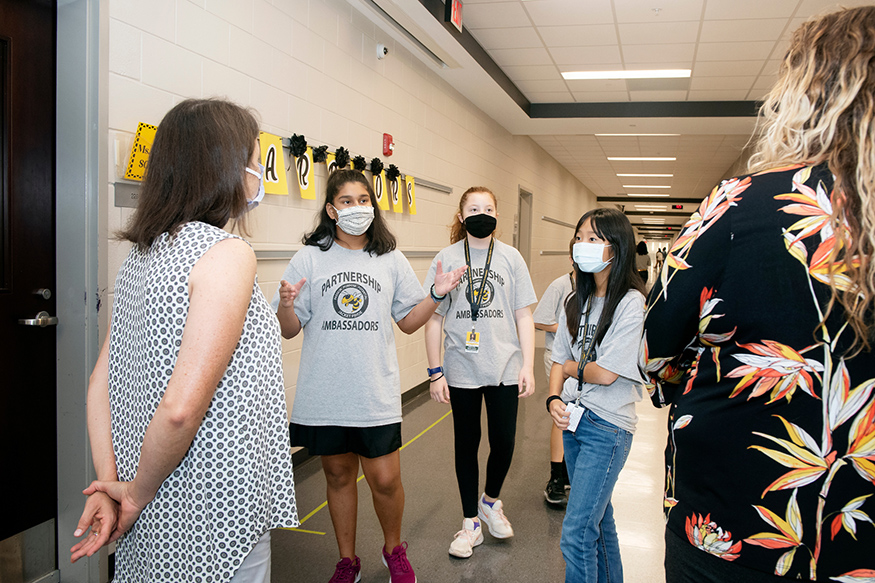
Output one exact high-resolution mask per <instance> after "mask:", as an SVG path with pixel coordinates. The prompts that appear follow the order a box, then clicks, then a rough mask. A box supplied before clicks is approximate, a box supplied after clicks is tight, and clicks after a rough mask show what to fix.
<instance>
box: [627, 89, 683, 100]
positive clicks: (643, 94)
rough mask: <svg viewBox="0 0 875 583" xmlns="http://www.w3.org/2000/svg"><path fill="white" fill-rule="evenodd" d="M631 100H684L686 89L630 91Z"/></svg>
mask: <svg viewBox="0 0 875 583" xmlns="http://www.w3.org/2000/svg"><path fill="white" fill-rule="evenodd" d="M629 95H630V96H631V97H632V101H686V99H687V92H686V91H630V92H629Z"/></svg>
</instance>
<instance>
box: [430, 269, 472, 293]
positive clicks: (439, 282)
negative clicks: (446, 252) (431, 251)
mask: <svg viewBox="0 0 875 583" xmlns="http://www.w3.org/2000/svg"><path fill="white" fill-rule="evenodd" d="M467 269H468V266H467V265H463V266H462V267H460V268H458V269H454V270H452V271H448V272H446V273H444V270H443V266H442V265H441V262H440V261H438V262H437V266H436V268H435V272H434V292H435V293H436V294H437V295H439V296H443V295H446V294H448V293H450V292H451V291H453V290H454V289H456V286H457V285H459V282H460V281H461V280H462V275H464V274H465V270H467Z"/></svg>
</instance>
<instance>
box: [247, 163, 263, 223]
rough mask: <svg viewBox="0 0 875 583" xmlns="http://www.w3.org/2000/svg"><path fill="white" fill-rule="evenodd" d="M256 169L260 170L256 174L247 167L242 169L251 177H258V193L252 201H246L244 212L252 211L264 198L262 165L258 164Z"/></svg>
mask: <svg viewBox="0 0 875 583" xmlns="http://www.w3.org/2000/svg"><path fill="white" fill-rule="evenodd" d="M258 169H259V170H260V172H256V171H255V170H253V169H252V168H250V167H249V166H247V167H246V168H244V170H246V171H247V172H249V173H250V174H252V175H253V176H257V177H258V192H257V193H256V195H255V198H253V199H252V200H249V199H247V200H246V212H249V211H251V210H252V209H254V208H255V207H257V206H258V203H260V202H261V199H263V198H264V166H263V165H262V164H259V165H258Z"/></svg>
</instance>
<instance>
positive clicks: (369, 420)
mask: <svg viewBox="0 0 875 583" xmlns="http://www.w3.org/2000/svg"><path fill="white" fill-rule="evenodd" d="M325 190H326V196H325V200H326V201H325V206H324V207H323V209H322V210H321V212H320V215H319V224H318V225H317V226H316V228H315V229H314V230H313V231H312V232H310V233H309V234H307V235H305V236H304V248H303V249H301V250H300V251H298V252H297V253H296V254H295V256H294V257H293V258H292V260H291V261H290V262H289V265H288V267H287V268H286V271H285V273H284V274H283V281H282V282H281V283H280V287H279V288H278V289H277V293H276V294H275V295H274V298H273V302H272V303H273V307H274V309H275V310H276V312H277V317H278V318H279V321H280V328H281V331H282V334H283V337H285V338H292V337H293V336H296V335H297V334H298V333H299V332H300V331H301V330H302V329H303V331H304V342H303V347H302V348H301V365H300V369H299V371H298V382H297V386H296V390H295V402H294V407H293V408H292V419H291V423H290V424H289V434H290V437H291V444H292V446H304V447H307V448H308V449H309V452H310V453H311V454H313V455H321V456H322V469H323V471H324V473H325V479H326V482H327V486H328V505H329V509H330V510H331V521H332V523H333V525H334V532H335V536H336V537H337V546H338V549H339V551H340V562H338V563H337V565H336V567H335V574H334V579H332V580H335V579H336V580H338V581H340V580H343V581H353V580H356V579H357V577H359V575H360V570H361V562H360V560H359V558H358V557H357V556H356V554H355V531H356V513H355V512H354V511H353V512H348V511H347V510H348V509H350V508H353V509H354V508H356V506H357V504H358V502H357V498H358V489H357V486H356V476H357V475H358V468H359V464H361V468H362V471H363V472H364V474H365V477H366V478H367V480H368V484H369V485H370V486H371V488H372V489H373V498H374V510H375V511H376V513H377V518H378V519H379V520H380V525H381V526H382V528H383V533H384V538H385V545H384V547H383V562H384V563H385V564H386V565H387V566H388V567H389V572H390V577H391V579H392V580H393V581H406V580H412V579H411V578H410V577H411V576H412V575H413V569H412V567H411V566H410V563H409V561H408V560H407V554H406V548H407V545H406V544H402V543H401V515H402V513H403V510H404V489H403V487H402V485H401V465H400V456H399V453H398V452H399V448H400V447H401V386H400V380H399V372H398V358H397V354H396V351H395V332H394V330H393V327H392V322H393V320H394V321H395V322H396V323H397V324H398V327H399V328H400V329H401V330H402V331H403V332H405V333H407V334H412V333H413V332H414V331H416V330H417V329H419V327H420V326H422V325H423V324H425V322H426V321H427V320H428V318H429V317H431V315H432V314H433V313H434V310H435V307H436V306H437V301H436V300H435V299H433V298H435V297H436V296H438V295H444V294H447V293H449V292H450V291H451V290H453V289H454V288H455V287H456V286H457V285H458V282H459V279H460V277H461V275H462V273H463V270H462V269H457V270H456V271H450V272H449V273H443V272H442V270H441V269H440V266H438V269H437V275H436V276H435V278H434V285H433V286H432V287H431V288H430V291H431V293H430V294H428V295H427V294H424V293H423V292H422V288H421V287H420V285H419V280H418V279H417V278H416V275H415V274H414V273H413V269H412V268H411V267H410V264H409V263H408V262H407V259H405V258H404V256H403V255H402V254H401V252H400V251H398V250H396V249H395V237H394V236H393V235H392V233H391V232H390V231H389V229H388V227H387V226H386V223H385V221H384V220H383V219H382V217H381V216H380V211H379V209H378V208H377V205H376V198H375V196H374V192H373V190H372V188H371V185H370V183H369V182H368V181H367V179H366V178H365V177H364V175H363V174H362V173H361V172H358V171H356V170H335V171H334V172H332V174H331V175H330V177H329V179H328V183H327V184H326V187H325ZM290 282H297V283H290ZM429 295H430V296H431V297H429ZM338 508H339V509H340V510H337V509H338Z"/></svg>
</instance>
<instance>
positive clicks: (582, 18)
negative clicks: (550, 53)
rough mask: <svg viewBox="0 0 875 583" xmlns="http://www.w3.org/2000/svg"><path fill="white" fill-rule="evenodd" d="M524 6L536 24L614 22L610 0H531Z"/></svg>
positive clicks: (556, 24)
mask: <svg viewBox="0 0 875 583" xmlns="http://www.w3.org/2000/svg"><path fill="white" fill-rule="evenodd" d="M523 6H524V8H525V10H526V12H528V13H529V16H530V17H531V19H532V22H533V23H534V24H535V26H560V25H569V24H613V22H614V14H613V11H612V10H611V1H610V0H587V1H586V2H581V1H580V0H530V1H529V2H524V3H523Z"/></svg>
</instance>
